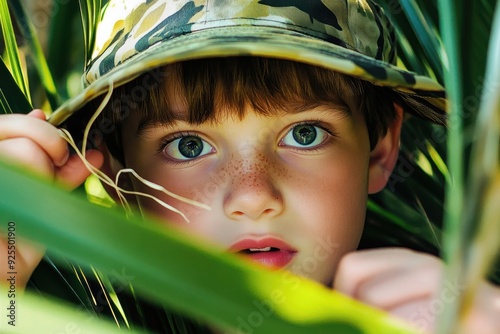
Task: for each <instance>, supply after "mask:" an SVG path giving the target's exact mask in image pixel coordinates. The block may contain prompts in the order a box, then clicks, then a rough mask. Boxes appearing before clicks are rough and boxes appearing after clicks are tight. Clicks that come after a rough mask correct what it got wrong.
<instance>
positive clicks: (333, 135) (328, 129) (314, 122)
mask: <svg viewBox="0 0 500 334" xmlns="http://www.w3.org/2000/svg"><path fill="white" fill-rule="evenodd" d="M299 125H312V126H315V127H318V128H320V129H321V130H323V131H325V132H326V133H328V135H329V136H330V138H328V139H326V140H325V141H324V142H323V143H321V144H320V145H318V146H316V147H313V148H297V147H293V146H285V147H287V149H291V150H294V151H297V152H304V151H306V152H309V153H316V152H319V151H320V150H321V149H323V148H324V146H325V145H329V144H331V139H335V138H337V133H336V132H335V131H334V130H333V129H332V127H331V125H330V124H327V123H325V122H323V121H321V120H319V119H318V120H308V121H302V122H299V123H295V124H293V125H291V126H290V127H289V128H288V129H287V130H286V131H285V135H286V134H287V133H288V132H290V131H291V130H292V129H293V128H294V127H296V126H299ZM283 138H284V137H283ZM283 138H282V139H280V142H281V141H282V140H283ZM282 147H283V146H282Z"/></svg>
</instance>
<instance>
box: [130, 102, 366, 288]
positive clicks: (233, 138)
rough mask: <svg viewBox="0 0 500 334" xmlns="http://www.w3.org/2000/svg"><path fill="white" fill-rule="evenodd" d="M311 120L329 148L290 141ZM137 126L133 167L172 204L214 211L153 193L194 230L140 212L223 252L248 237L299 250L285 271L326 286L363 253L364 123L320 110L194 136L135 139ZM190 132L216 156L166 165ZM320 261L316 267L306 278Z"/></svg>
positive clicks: (153, 207) (172, 216)
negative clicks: (341, 265) (350, 257)
mask: <svg viewBox="0 0 500 334" xmlns="http://www.w3.org/2000/svg"><path fill="white" fill-rule="evenodd" d="M311 120H313V121H318V120H319V121H321V126H324V127H325V128H326V129H331V130H332V131H335V136H332V135H330V134H328V133H327V132H326V131H324V130H320V129H319V128H318V132H319V133H318V136H321V137H322V138H323V142H322V144H321V143H320V144H319V145H316V146H314V147H311V148H307V149H304V148H302V147H300V148H299V147H297V146H299V144H297V143H296V142H294V140H293V139H292V136H288V137H286V135H287V133H289V132H290V130H291V129H292V127H293V126H294V125H296V124H300V123H302V122H306V121H311ZM138 123H139V120H138V119H137V118H134V117H133V116H132V117H130V119H129V120H128V122H126V123H125V126H124V128H123V130H124V131H123V133H124V138H123V142H124V155H125V159H126V164H127V166H128V167H130V168H133V169H134V170H135V171H136V172H137V173H138V174H139V175H141V176H142V177H144V178H146V179H147V180H150V181H152V182H155V183H157V184H159V185H161V186H163V187H165V188H166V189H168V190H169V191H172V192H174V193H175V194H178V195H181V196H184V197H186V198H194V199H199V201H200V202H202V203H204V204H207V205H209V206H210V207H211V208H212V210H211V211H206V210H203V209H199V208H194V207H192V206H190V205H189V204H184V203H180V202H179V201H177V200H172V199H170V198H168V197H167V196H166V195H163V196H161V195H158V193H157V192H154V194H155V195H156V196H158V197H159V198H160V199H162V200H164V201H165V202H167V203H168V204H171V205H173V206H174V207H176V208H177V209H179V210H181V211H182V212H184V213H185V214H186V216H187V217H188V219H189V220H190V223H186V222H185V221H184V220H183V219H182V217H181V216H180V215H178V214H176V213H174V212H172V211H169V210H165V209H164V208H163V207H162V206H161V205H159V204H157V203H156V202H154V201H152V200H149V199H145V200H144V199H140V200H139V207H140V209H141V210H142V211H144V212H148V213H153V214H155V215H157V216H159V217H161V218H162V219H163V220H164V221H165V222H172V223H174V224H176V225H178V226H179V227H180V228H182V229H184V230H187V231H188V232H189V233H190V234H193V235H196V236H199V237H201V238H202V239H205V240H209V241H211V242H212V243H213V244H215V245H218V246H219V247H222V250H226V249H228V248H229V247H230V246H231V245H232V244H234V243H235V242H236V241H238V240H241V239H243V238H245V237H254V238H259V237H264V236H273V237H276V238H279V239H281V240H283V241H285V242H287V243H288V244H290V245H291V246H293V248H295V249H297V250H298V252H297V255H296V256H295V258H294V259H293V261H292V262H291V263H290V264H289V265H288V266H287V269H290V270H291V271H292V272H296V273H299V274H303V275H304V276H306V277H309V278H311V279H314V280H316V281H318V282H321V283H323V284H329V283H330V282H331V280H332V278H333V275H334V272H335V268H336V265H337V263H338V262H339V260H340V258H341V257H342V256H343V255H344V254H346V253H347V252H349V251H352V250H355V249H356V247H357V244H358V242H359V238H360V235H361V232H362V229H363V223H364V216H365V207H366V196H367V190H368V177H369V176H368V175H369V165H370V151H369V141H368V133H367V130H366V125H365V122H364V120H363V117H362V116H361V115H360V114H359V113H355V114H353V115H352V116H347V115H344V114H342V113H341V112H340V111H338V110H332V108H327V107H322V108H316V109H314V110H308V111H305V112H301V113H297V114H285V113H283V114H281V115H277V116H266V117H264V116H259V115H257V114H256V113H254V112H253V111H252V110H248V112H247V114H246V116H245V118H244V119H242V120H238V119H231V118H229V119H224V120H223V121H221V122H220V123H216V124H211V123H203V124H201V125H196V126H193V125H190V124H189V123H187V122H184V121H177V122H175V123H174V124H172V125H171V126H162V125H156V126H155V125H151V126H150V127H148V128H147V129H146V130H144V131H142V132H141V134H140V135H139V136H137V126H138ZM186 132H189V133H190V134H191V133H196V134H197V135H199V136H200V137H201V138H203V139H204V140H205V141H206V143H207V144H206V145H207V146H208V145H209V144H208V143H210V145H211V150H212V152H210V153H208V154H206V155H203V156H200V157H198V158H195V159H190V160H186V161H180V160H178V159H174V158H172V157H170V156H169V154H171V155H174V156H180V157H182V155H180V153H179V151H178V147H177V146H176V145H175V144H176V143H175V142H173V143H172V144H169V145H167V147H166V148H165V149H163V151H161V152H160V153H158V147H161V146H162V141H163V140H164V139H167V140H168V139H169V138H172V136H175V135H178V134H182V133H186ZM284 138H285V141H284V142H283V139H284ZM318 141H320V140H318ZM320 142H321V141H320ZM168 151H171V152H170V153H169V152H168ZM133 185H134V189H135V190H137V191H141V192H149V193H152V191H151V190H150V189H149V188H148V187H146V186H144V185H143V184H142V183H140V182H137V181H136V180H133ZM332 189H339V190H340V189H345V190H346V191H337V192H332ZM325 208H328V210H325ZM346 222H349V224H347V223H346ZM318 244H320V245H325V244H326V245H327V246H326V248H327V249H324V250H318V247H320V246H318ZM318 252H321V256H320V257H321V259H317V260H318V264H319V265H316V266H315V267H314V268H309V269H310V270H306V271H304V270H300V269H301V268H304V263H305V261H310V260H311V258H315V257H318V256H317V255H315V254H316V253H318ZM299 271H300V272H299Z"/></svg>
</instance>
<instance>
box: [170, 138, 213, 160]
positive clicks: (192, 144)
mask: <svg viewBox="0 0 500 334" xmlns="http://www.w3.org/2000/svg"><path fill="white" fill-rule="evenodd" d="M213 151H214V148H213V147H212V145H210V144H209V143H207V142H206V141H204V140H203V139H201V138H200V137H198V136H192V135H188V136H182V137H180V138H177V139H174V140H172V141H171V142H169V143H168V144H167V145H165V147H164V149H163V152H164V153H165V154H166V155H168V156H169V157H170V158H173V159H175V160H192V159H196V158H199V157H201V156H204V155H206V154H209V153H211V152H213Z"/></svg>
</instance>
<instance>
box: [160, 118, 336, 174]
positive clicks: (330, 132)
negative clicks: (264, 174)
mask: <svg viewBox="0 0 500 334" xmlns="http://www.w3.org/2000/svg"><path fill="white" fill-rule="evenodd" d="M299 125H311V126H315V127H318V128H320V129H321V130H323V131H325V132H326V133H327V134H328V135H329V136H330V138H328V139H326V140H325V141H324V142H323V143H321V144H320V145H318V146H316V147H313V148H297V147H293V146H281V145H280V144H278V146H281V147H287V149H290V150H293V151H297V152H309V153H315V152H318V151H320V150H321V149H322V148H324V146H325V145H328V144H329V143H331V140H330V139H331V138H336V137H337V134H336V132H335V131H333V129H331V126H330V125H329V124H325V123H324V122H323V121H321V120H310V121H302V122H299V123H295V124H293V125H291V126H290V127H289V128H288V129H287V130H286V132H285V135H286V134H287V133H288V132H290V131H291V130H292V129H293V128H294V127H296V126H299ZM186 136H192V137H197V138H200V139H202V140H203V138H202V137H201V136H200V135H198V134H197V133H195V132H189V131H181V132H177V133H174V134H172V135H170V136H167V137H165V138H163V139H162V140H161V142H160V144H159V145H158V148H157V150H156V154H157V155H159V156H161V157H162V158H163V159H166V160H168V162H169V163H170V164H173V165H185V164H189V163H191V162H194V161H196V160H197V159H196V158H195V159H188V160H176V159H171V158H168V157H165V155H164V154H163V152H164V149H165V147H166V146H167V145H168V144H170V143H172V142H173V141H175V140H177V139H180V138H183V137H186ZM283 138H284V137H282V138H281V139H280V143H281V141H282V140H283Z"/></svg>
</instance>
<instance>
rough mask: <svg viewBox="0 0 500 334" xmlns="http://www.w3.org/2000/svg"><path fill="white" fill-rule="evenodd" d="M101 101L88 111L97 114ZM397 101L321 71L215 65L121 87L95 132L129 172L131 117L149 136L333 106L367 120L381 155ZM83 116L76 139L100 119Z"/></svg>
mask: <svg viewBox="0 0 500 334" xmlns="http://www.w3.org/2000/svg"><path fill="white" fill-rule="evenodd" d="M101 100H102V98H101V99H95V100H94V101H91V103H89V104H88V105H87V106H86V108H90V109H91V110H96V109H97V107H98V106H99V103H100V101H101ZM394 101H401V99H400V98H398V96H396V95H395V94H394V92H393V91H392V90H390V89H386V88H385V87H379V86H375V85H373V84H371V83H369V82H367V81H364V80H360V79H356V78H353V77H350V76H346V75H343V74H340V73H338V72H334V71H331V70H327V69H325V68H322V67H319V66H313V65H307V64H304V63H297V62H293V61H288V60H282V59H272V58H259V57H228V58H209V59H200V60H191V61H184V62H181V63H175V64H171V65H167V66H165V67H161V68H157V69H154V70H151V71H149V72H147V73H145V74H143V75H141V76H140V77H138V78H136V79H134V80H133V81H131V82H129V83H127V84H125V85H123V86H120V87H117V88H116V89H114V91H113V94H112V96H111V100H110V102H109V103H108V105H107V106H106V107H105V108H104V110H103V113H102V114H101V115H100V116H99V118H98V120H97V121H96V125H95V127H97V128H99V129H100V130H102V128H105V130H106V131H100V133H101V134H102V138H103V140H104V141H105V142H106V145H107V148H108V150H109V151H110V153H111V154H112V155H113V156H114V157H115V158H116V159H117V160H118V161H120V162H121V163H122V164H123V163H124V159H123V147H122V144H121V140H122V137H121V131H122V123H123V121H125V120H126V118H127V116H128V115H130V114H131V113H133V114H135V115H137V116H138V118H139V128H141V127H144V126H148V125H169V124H172V123H173V122H175V121H176V120H183V121H186V122H189V123H191V124H200V123H204V122H212V123H221V122H222V121H223V120H224V119H225V118H227V117H237V118H239V119H242V118H243V117H244V116H245V113H246V112H248V111H249V110H251V111H252V112H255V113H257V114H261V115H277V114H283V113H297V112H301V111H305V110H309V109H313V108H315V107H319V106H327V107H332V109H334V110H335V112H339V111H340V112H342V113H344V114H345V115H347V116H350V115H352V113H353V112H360V113H361V114H362V116H363V117H364V120H365V122H366V125H367V129H368V136H369V140H370V147H371V148H373V147H374V145H375V144H376V143H377V142H378V139H379V138H380V136H383V135H384V134H385V133H386V131H387V126H388V124H391V122H392V121H393V120H394V118H395V117H396V113H395V111H394V106H393V102H394ZM402 105H404V104H402ZM408 109H409V111H410V112H411V108H408ZM79 114H80V115H81V116H80V117H73V118H72V119H70V121H69V122H68V128H69V129H75V130H74V131H73V130H70V131H71V132H72V133H73V134H74V132H75V131H76V132H82V129H81V128H82V124H86V122H85V120H84V119H83V118H84V117H85V116H84V115H85V114H87V116H86V117H87V118H88V117H89V116H88V115H89V114H90V115H92V114H93V113H92V112H87V113H85V112H84V113H79ZM74 136H75V135H74ZM95 146H98V145H95Z"/></svg>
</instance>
